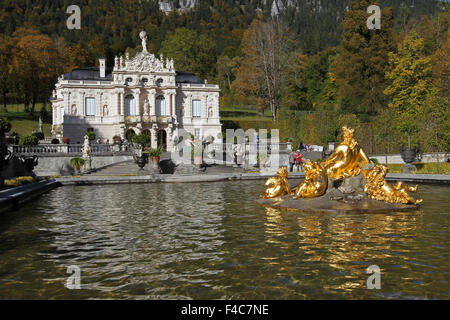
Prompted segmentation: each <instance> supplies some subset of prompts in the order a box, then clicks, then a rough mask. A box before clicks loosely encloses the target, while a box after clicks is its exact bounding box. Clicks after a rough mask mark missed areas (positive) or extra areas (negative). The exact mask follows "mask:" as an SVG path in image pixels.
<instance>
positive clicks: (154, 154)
mask: <svg viewBox="0 0 450 320" xmlns="http://www.w3.org/2000/svg"><path fill="white" fill-rule="evenodd" d="M147 153H148V156H149V157H150V158H152V163H153V164H154V165H158V164H159V160H160V159H161V155H162V149H161V147H157V148H152V149H150V150H148V152H147Z"/></svg>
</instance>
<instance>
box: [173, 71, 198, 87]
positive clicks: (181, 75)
mask: <svg viewBox="0 0 450 320" xmlns="http://www.w3.org/2000/svg"><path fill="white" fill-rule="evenodd" d="M175 81H176V82H177V83H201V84H204V83H205V81H204V80H202V79H200V78H199V77H197V76H196V75H195V74H193V73H190V72H184V71H177V75H176V77H175Z"/></svg>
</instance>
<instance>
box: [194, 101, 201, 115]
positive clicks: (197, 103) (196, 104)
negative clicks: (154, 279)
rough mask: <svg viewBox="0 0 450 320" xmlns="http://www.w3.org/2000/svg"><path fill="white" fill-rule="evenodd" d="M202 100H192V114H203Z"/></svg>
mask: <svg viewBox="0 0 450 320" xmlns="http://www.w3.org/2000/svg"><path fill="white" fill-rule="evenodd" d="M200 112H201V107H200V100H192V116H193V117H200V115H201V113H200Z"/></svg>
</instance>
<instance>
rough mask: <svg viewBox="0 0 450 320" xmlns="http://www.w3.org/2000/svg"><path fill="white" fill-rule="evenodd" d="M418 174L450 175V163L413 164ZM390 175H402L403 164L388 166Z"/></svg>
mask: <svg viewBox="0 0 450 320" xmlns="http://www.w3.org/2000/svg"><path fill="white" fill-rule="evenodd" d="M413 164H414V165H415V166H416V167H417V173H422V174H450V163H448V162H441V163H413ZM387 166H388V167H389V172H390V173H402V167H403V164H388V165H387Z"/></svg>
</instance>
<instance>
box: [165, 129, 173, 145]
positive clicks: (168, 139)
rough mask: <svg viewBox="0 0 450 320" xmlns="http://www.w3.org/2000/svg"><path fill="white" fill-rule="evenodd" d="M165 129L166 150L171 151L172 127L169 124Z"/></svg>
mask: <svg viewBox="0 0 450 320" xmlns="http://www.w3.org/2000/svg"><path fill="white" fill-rule="evenodd" d="M165 130H166V134H167V151H172V149H173V141H172V135H173V127H172V124H169V127H168V128H167V129H165Z"/></svg>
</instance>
